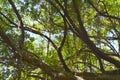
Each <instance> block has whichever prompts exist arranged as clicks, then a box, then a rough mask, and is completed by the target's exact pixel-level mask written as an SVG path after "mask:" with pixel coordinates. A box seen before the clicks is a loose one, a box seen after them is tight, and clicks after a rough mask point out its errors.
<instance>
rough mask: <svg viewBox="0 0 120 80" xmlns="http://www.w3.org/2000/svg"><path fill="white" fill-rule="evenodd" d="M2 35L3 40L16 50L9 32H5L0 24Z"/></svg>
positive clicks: (0, 33)
mask: <svg viewBox="0 0 120 80" xmlns="http://www.w3.org/2000/svg"><path fill="white" fill-rule="evenodd" d="M0 37H1V38H2V42H4V43H6V44H7V45H8V46H10V47H11V48H12V50H14V51H16V48H17V47H16V46H15V44H14V43H13V42H12V41H11V40H10V38H9V37H8V36H7V34H6V33H5V32H4V30H3V29H2V27H1V26H0Z"/></svg>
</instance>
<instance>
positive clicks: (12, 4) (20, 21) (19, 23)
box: [8, 0, 25, 49]
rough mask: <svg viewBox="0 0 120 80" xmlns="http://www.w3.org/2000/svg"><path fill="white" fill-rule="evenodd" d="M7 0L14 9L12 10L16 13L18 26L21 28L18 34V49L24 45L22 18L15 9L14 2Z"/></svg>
mask: <svg viewBox="0 0 120 80" xmlns="http://www.w3.org/2000/svg"><path fill="white" fill-rule="evenodd" d="M8 1H9V3H10V4H11V6H12V8H13V10H14V12H15V14H16V16H17V18H18V20H19V21H18V27H20V29H21V33H22V34H21V36H20V38H21V39H20V42H19V46H20V49H22V48H23V46H24V37H25V35H24V34H25V32H24V28H23V22H22V18H21V16H20V14H19V12H18V11H17V8H16V7H15V5H14V2H13V1H12V0H8Z"/></svg>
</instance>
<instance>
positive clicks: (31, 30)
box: [24, 27, 58, 50]
mask: <svg viewBox="0 0 120 80" xmlns="http://www.w3.org/2000/svg"><path fill="white" fill-rule="evenodd" d="M24 30H26V31H29V32H32V33H35V34H38V35H40V36H43V37H45V38H46V39H47V40H48V41H50V42H51V44H52V45H53V47H54V48H55V49H56V50H58V47H57V46H56V44H55V43H54V42H53V41H52V40H51V39H50V38H49V37H48V36H46V35H44V34H42V33H41V32H38V31H36V30H33V29H31V28H28V27H24Z"/></svg>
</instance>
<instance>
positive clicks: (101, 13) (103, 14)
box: [87, 0, 120, 20]
mask: <svg viewBox="0 0 120 80" xmlns="http://www.w3.org/2000/svg"><path fill="white" fill-rule="evenodd" d="M87 2H88V3H89V4H90V5H91V6H92V7H93V8H94V9H95V10H96V11H97V12H98V13H99V15H101V16H104V17H107V18H112V19H116V20H120V18H119V17H116V16H112V15H108V14H106V13H105V12H101V11H99V9H98V8H97V7H95V6H94V4H92V2H91V1H90V0H87Z"/></svg>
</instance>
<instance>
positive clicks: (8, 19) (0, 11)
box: [0, 11, 17, 26]
mask: <svg viewBox="0 0 120 80" xmlns="http://www.w3.org/2000/svg"><path fill="white" fill-rule="evenodd" d="M0 14H1V15H2V16H3V17H5V18H6V19H7V20H8V21H9V22H10V23H11V24H13V25H15V26H17V24H15V23H14V22H12V21H11V20H10V19H9V18H8V17H7V16H6V15H4V13H2V12H1V11H0Z"/></svg>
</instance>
